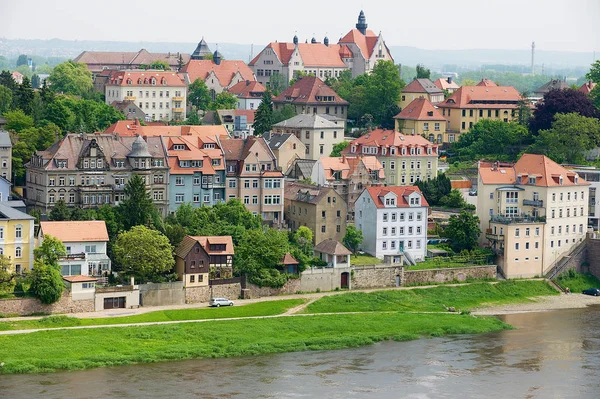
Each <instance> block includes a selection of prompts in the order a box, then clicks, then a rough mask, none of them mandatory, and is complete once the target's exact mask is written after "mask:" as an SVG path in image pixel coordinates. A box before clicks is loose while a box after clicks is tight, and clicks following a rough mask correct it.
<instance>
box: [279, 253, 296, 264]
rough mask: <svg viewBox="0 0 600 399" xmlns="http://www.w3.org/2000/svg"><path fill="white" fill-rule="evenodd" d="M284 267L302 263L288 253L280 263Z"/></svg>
mask: <svg viewBox="0 0 600 399" xmlns="http://www.w3.org/2000/svg"><path fill="white" fill-rule="evenodd" d="M280 263H281V264H282V265H299V264H300V262H298V261H297V260H296V258H294V257H293V256H292V254H290V253H289V252H287V253H286V254H285V256H284V257H283V260H282V261H281V262H280Z"/></svg>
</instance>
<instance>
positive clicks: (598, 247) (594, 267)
mask: <svg viewBox="0 0 600 399" xmlns="http://www.w3.org/2000/svg"><path fill="white" fill-rule="evenodd" d="M587 242H588V244H587V251H586V252H587V253H586V255H587V257H586V259H585V260H584V261H583V262H585V261H587V262H588V263H589V265H590V266H589V270H583V271H584V272H586V271H589V273H591V274H593V275H594V276H596V278H600V240H599V239H588V240H587ZM583 262H581V263H583ZM581 263H580V265H581Z"/></svg>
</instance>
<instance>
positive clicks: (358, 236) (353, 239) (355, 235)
mask: <svg viewBox="0 0 600 399" xmlns="http://www.w3.org/2000/svg"><path fill="white" fill-rule="evenodd" d="M362 242H363V233H362V231H361V230H359V229H357V228H356V227H355V226H348V227H346V235H345V236H344V240H343V243H344V245H345V246H346V247H348V248H349V249H350V250H351V251H352V252H354V255H356V251H357V250H358V247H359V246H360V244H362Z"/></svg>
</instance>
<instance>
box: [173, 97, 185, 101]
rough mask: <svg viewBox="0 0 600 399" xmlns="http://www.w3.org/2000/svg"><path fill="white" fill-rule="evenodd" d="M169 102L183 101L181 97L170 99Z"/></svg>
mask: <svg viewBox="0 0 600 399" xmlns="http://www.w3.org/2000/svg"><path fill="white" fill-rule="evenodd" d="M171 100H173V101H183V100H184V98H183V97H173V98H171Z"/></svg>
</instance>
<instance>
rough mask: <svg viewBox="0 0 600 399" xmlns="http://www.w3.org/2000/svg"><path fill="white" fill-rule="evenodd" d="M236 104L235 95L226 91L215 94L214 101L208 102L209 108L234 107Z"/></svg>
mask: <svg viewBox="0 0 600 399" xmlns="http://www.w3.org/2000/svg"><path fill="white" fill-rule="evenodd" d="M236 106H237V97H236V96H234V95H233V94H231V93H227V92H226V91H222V92H221V93H219V94H217V97H216V98H215V101H213V102H211V103H210V109H212V110H218V109H235V108H236Z"/></svg>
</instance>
